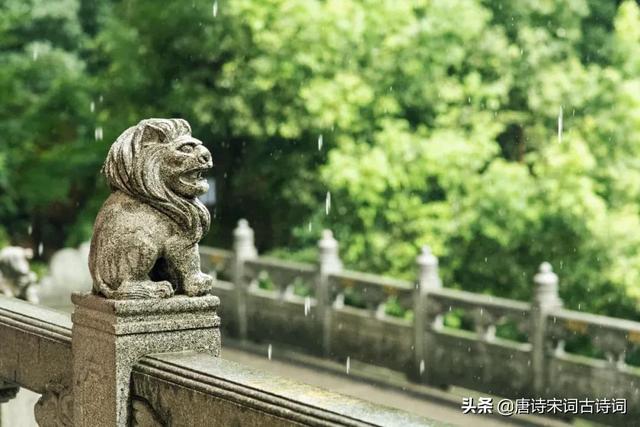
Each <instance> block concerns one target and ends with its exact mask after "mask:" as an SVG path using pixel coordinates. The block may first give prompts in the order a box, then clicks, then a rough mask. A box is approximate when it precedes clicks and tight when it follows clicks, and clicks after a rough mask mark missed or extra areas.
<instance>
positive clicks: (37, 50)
mask: <svg viewBox="0 0 640 427" xmlns="http://www.w3.org/2000/svg"><path fill="white" fill-rule="evenodd" d="M32 56H33V60H34V61H36V60H37V59H38V56H40V50H39V49H38V46H34V47H33V52H32Z"/></svg>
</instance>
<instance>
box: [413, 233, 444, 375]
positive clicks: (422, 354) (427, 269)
mask: <svg viewBox="0 0 640 427" xmlns="http://www.w3.org/2000/svg"><path fill="white" fill-rule="evenodd" d="M416 263H417V264H418V282H417V283H416V287H415V290H414V298H413V314H414V316H413V332H414V335H413V346H414V348H413V349H414V353H413V354H414V364H413V370H412V372H411V373H410V374H411V375H410V377H411V378H412V379H414V380H416V381H419V382H426V381H425V380H426V377H427V372H426V369H428V368H430V367H431V365H430V364H429V360H428V359H429V354H431V353H432V352H433V348H432V346H430V345H429V343H428V342H427V341H428V338H427V333H428V328H429V325H427V299H428V292H429V291H431V290H434V289H440V288H442V282H441V280H440V276H439V275H438V258H436V256H435V255H433V253H431V248H430V247H429V246H426V245H425V246H423V247H422V251H421V252H420V255H418V257H417V258H416Z"/></svg>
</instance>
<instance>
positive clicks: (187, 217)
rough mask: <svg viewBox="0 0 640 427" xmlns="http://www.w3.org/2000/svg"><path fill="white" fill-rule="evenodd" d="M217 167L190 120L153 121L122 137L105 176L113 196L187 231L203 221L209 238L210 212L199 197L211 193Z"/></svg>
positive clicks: (108, 157) (115, 144)
mask: <svg viewBox="0 0 640 427" xmlns="http://www.w3.org/2000/svg"><path fill="white" fill-rule="evenodd" d="M212 165H213V163H212V160H211V153H210V152H209V150H207V148H206V147H205V146H204V145H202V142H201V141H199V140H198V139H196V138H194V137H192V136H191V127H190V126H189V123H187V121H186V120H182V119H147V120H142V121H141V122H140V123H138V124H137V125H135V126H132V127H130V128H129V129H127V130H125V131H124V132H123V133H122V135H120V136H119V137H118V139H117V140H116V142H114V143H113V145H112V146H111V149H110V150H109V154H108V155H107V160H106V161H105V163H104V166H103V168H102V171H103V173H104V174H105V176H106V178H107V182H108V183H109V186H110V187H111V189H112V190H113V191H116V190H119V191H122V192H124V193H126V194H128V195H130V196H132V197H135V198H137V199H140V200H142V201H143V202H145V203H147V204H149V205H151V206H152V207H154V208H156V209H158V210H159V211H161V212H163V213H165V214H166V215H168V216H169V217H171V218H172V219H173V220H174V221H175V222H176V223H178V224H180V225H182V226H183V227H184V228H185V229H188V230H190V229H193V227H194V226H196V225H197V222H196V221H199V222H200V224H201V225H202V228H203V230H204V232H206V231H207V230H208V229H209V223H210V217H209V211H208V210H207V208H206V207H205V206H204V205H203V204H202V202H200V201H199V200H198V198H197V197H196V196H198V195H199V194H202V193H205V192H206V191H207V190H208V189H209V184H208V183H207V180H206V179H205V178H204V176H203V175H204V173H205V172H206V171H207V170H208V169H210V168H211V167H212Z"/></svg>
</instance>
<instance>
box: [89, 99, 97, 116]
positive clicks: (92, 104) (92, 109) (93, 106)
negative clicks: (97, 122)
mask: <svg viewBox="0 0 640 427" xmlns="http://www.w3.org/2000/svg"><path fill="white" fill-rule="evenodd" d="M89 109H90V110H91V112H92V113H93V112H94V111H96V103H95V102H93V101H91V104H89Z"/></svg>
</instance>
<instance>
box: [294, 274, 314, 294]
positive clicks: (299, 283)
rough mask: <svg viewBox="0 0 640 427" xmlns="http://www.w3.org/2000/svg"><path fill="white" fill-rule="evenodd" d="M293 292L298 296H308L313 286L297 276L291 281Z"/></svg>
mask: <svg viewBox="0 0 640 427" xmlns="http://www.w3.org/2000/svg"><path fill="white" fill-rule="evenodd" d="M293 294H294V295H297V296H299V297H309V296H312V295H313V287H312V285H311V284H310V283H308V282H305V281H304V280H302V279H301V278H299V277H296V278H295V280H294V281H293Z"/></svg>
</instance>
